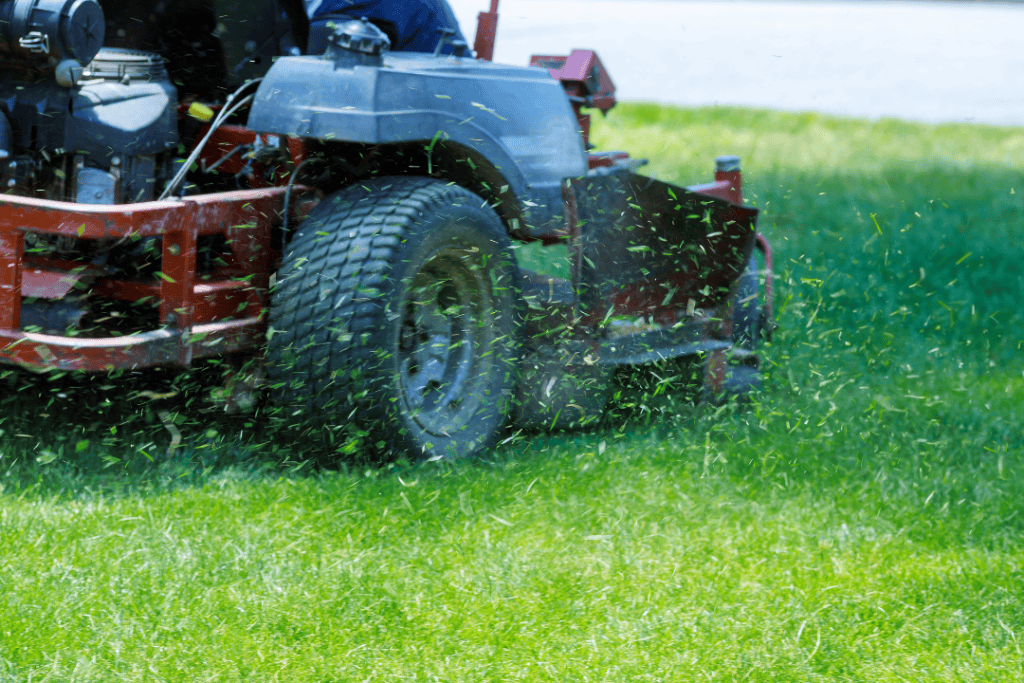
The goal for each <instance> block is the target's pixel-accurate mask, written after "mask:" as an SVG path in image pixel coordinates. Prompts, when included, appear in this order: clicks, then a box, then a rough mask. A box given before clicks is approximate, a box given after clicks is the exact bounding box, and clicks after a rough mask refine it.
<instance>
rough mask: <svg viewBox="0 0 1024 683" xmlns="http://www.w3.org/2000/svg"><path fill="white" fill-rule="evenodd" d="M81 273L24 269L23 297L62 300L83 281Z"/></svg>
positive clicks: (22, 280)
mask: <svg viewBox="0 0 1024 683" xmlns="http://www.w3.org/2000/svg"><path fill="white" fill-rule="evenodd" d="M84 277H85V275H83V274H81V273H61V272H54V271H52V270H42V269H40V268H22V270H21V295H22V296H30V297H34V298H36V299H61V298H63V297H65V296H67V294H68V293H69V292H70V291H71V290H72V289H74V288H75V285H76V284H78V283H79V282H81V281H82V279H83V278H84Z"/></svg>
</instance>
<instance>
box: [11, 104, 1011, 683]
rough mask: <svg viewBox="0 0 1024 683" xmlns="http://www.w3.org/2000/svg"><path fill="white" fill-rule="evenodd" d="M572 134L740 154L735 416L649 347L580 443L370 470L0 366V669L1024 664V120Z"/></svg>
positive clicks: (256, 673) (691, 159)
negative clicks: (757, 271)
mask: <svg viewBox="0 0 1024 683" xmlns="http://www.w3.org/2000/svg"><path fill="white" fill-rule="evenodd" d="M595 137H596V139H597V141H598V142H599V143H600V146H601V147H603V148H623V149H629V150H630V151H632V152H633V153H634V155H636V156H644V157H648V158H650V160H651V163H650V166H649V168H648V170H649V171H650V172H651V173H652V174H654V175H657V176H658V177H661V178H663V179H666V180H670V181H675V182H702V181H704V180H705V179H707V177H708V176H709V175H710V172H711V168H712V163H713V158H714V156H715V155H716V154H722V153H735V154H739V155H740V156H741V157H742V158H743V160H744V171H745V177H746V182H747V194H748V197H749V198H750V200H751V201H753V202H754V203H756V204H757V205H758V206H760V207H761V208H762V209H763V210H764V215H763V218H762V223H761V229H762V231H763V232H765V233H766V234H767V235H768V237H769V238H770V239H771V241H772V243H773V244H774V246H775V249H776V264H775V272H776V277H777V280H776V284H777V292H776V310H777V316H778V323H779V325H780V327H779V330H778V332H777V333H776V335H775V339H774V341H773V342H772V343H771V344H770V345H769V346H768V347H767V348H766V351H765V368H766V388H765V390H764V392H763V393H762V394H761V395H760V396H759V397H758V398H757V399H756V400H754V401H753V402H752V403H751V404H749V405H743V406H725V407H720V408H710V407H701V406H695V405H693V404H692V402H690V401H689V398H690V396H691V393H690V392H688V391H687V390H686V389H685V388H684V387H682V386H681V385H682V381H681V378H682V377H684V376H685V375H686V373H687V368H686V367H685V365H684V364H678V363H670V364H665V365H662V366H659V367H655V368H650V369H648V370H646V371H643V372H637V373H630V374H627V373H622V374H621V375H620V376H619V377H618V378H617V392H616V393H617V399H616V401H615V404H614V406H613V408H612V410H611V411H610V414H609V415H608V416H607V418H606V420H605V421H604V422H603V423H602V424H601V425H600V426H599V427H598V428H595V429H593V430H590V431H586V432H582V433H575V434H554V435H542V436H536V435H515V434H512V435H510V436H509V438H508V440H507V441H506V442H505V443H503V444H502V445H501V446H500V447H499V449H498V450H497V451H496V452H495V453H493V454H492V455H490V456H489V457H487V458H485V459H483V460H479V461H473V462H461V463H454V464H450V463H433V464H428V465H423V466H415V465H410V464H408V463H404V462H398V463H390V464H383V465H381V464H379V463H372V462H366V461H365V460H364V459H362V458H361V457H360V454H359V453H358V452H355V453H347V454H345V455H342V456H340V458H336V457H331V456H330V455H329V454H327V452H328V451H337V452H344V451H345V450H346V444H345V442H344V441H343V440H342V438H341V437H340V436H339V439H338V441H337V442H336V443H334V444H328V445H327V446H322V445H321V446H320V447H316V446H317V445H316V444H310V443H307V442H303V441H299V440H295V439H290V438H286V436H287V434H286V433H284V432H282V430H281V429H279V428H277V427H267V426H265V422H266V420H265V417H270V418H273V419H275V420H280V419H281V416H273V415H270V416H262V415H257V416H250V417H245V418H226V417H223V416H222V415H221V414H220V413H219V412H218V409H217V407H216V406H215V405H214V404H213V403H211V402H210V401H209V399H208V394H209V393H210V392H211V391H212V390H213V388H214V387H215V386H216V381H215V377H216V375H217V374H218V369H217V368H216V367H212V368H210V367H208V368H206V369H205V371H204V372H201V373H193V374H190V375H186V376H175V375H171V374H147V375H140V376H130V375H124V376H121V377H116V378H109V377H99V378H91V379H90V378H82V377H75V376H60V377H29V376H26V375H23V374H20V373H13V374H12V373H8V374H7V375H5V376H4V377H3V379H0V384H2V385H3V386H4V391H5V394H4V397H3V398H2V399H0V405H2V410H3V417H0V453H2V455H0V486H2V489H0V681H4V682H6V681H28V680H32V681H104V682H106V681H113V680H116V681H289V682H291V681H357V682H362V681H472V682H474V683H476V682H479V681H506V680H524V681H557V682H558V683H564V682H565V681H705V680H710V681H737V680H751V681H836V680H839V681H986V682H988V681H1019V680H1022V679H1024V655H1022V647H1024V642H1022V641H1024V541H1022V531H1024V471H1022V468H1024V433H1022V432H1024V429H1022V426H1021V420H1022V418H1024V414H1022V412H1024V411H1022V408H1021V404H1022V403H1024V364H1022V358H1024V350H1022V349H1021V345H1022V344H1024V313H1022V306H1021V302H1022V300H1024V248H1022V246H1021V245H1022V243H1024V224H1022V220H1021V218H1022V215H1024V212H1022V209H1024V207H1022V200H1024V130H1021V129H1012V128H993V127H981V126H962V125H956V126H938V127H935V126H922V125H914V124H908V123H900V122H895V121H881V122H863V121H856V120H844V119H835V118H829V117H824V116H818V115H814V114H783V113H774V112H764V111H754V110H741V109H714V108H707V109H694V110H678V109H670V108H659V107H655V106H647V105H620V107H619V108H618V109H616V110H615V111H614V112H612V114H611V115H610V116H609V117H608V119H606V120H604V121H600V122H597V123H596V125H595ZM210 377H214V379H213V380H211V379H210ZM86 404H88V405H86ZM175 434H177V437H176V436H175ZM169 446H173V448H169ZM349 450H351V449H349Z"/></svg>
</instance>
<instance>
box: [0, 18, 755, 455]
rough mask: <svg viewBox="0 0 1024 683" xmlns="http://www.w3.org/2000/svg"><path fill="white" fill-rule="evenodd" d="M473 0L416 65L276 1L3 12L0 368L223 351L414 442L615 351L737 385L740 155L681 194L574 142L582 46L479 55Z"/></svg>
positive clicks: (571, 386) (418, 450) (747, 306)
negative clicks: (462, 34)
mask: <svg viewBox="0 0 1024 683" xmlns="http://www.w3.org/2000/svg"><path fill="white" fill-rule="evenodd" d="M497 9H498V8H497V0H492V4H491V7H490V8H489V11H485V12H481V14H480V17H479V25H478V31H477V34H476V40H475V43H474V45H473V48H472V49H470V47H469V46H468V45H465V43H464V42H463V41H458V40H454V39H453V37H452V36H451V35H449V34H446V33H444V32H442V33H441V34H440V35H438V38H437V40H438V49H437V50H435V51H434V53H421V52H415V53H414V52H398V51H392V50H390V49H389V46H390V42H391V41H390V40H389V38H388V35H387V34H386V33H385V32H384V31H383V30H382V29H381V28H380V27H379V26H377V25H375V24H374V23H373V21H372V20H370V19H367V18H363V17H350V16H338V17H334V18H330V20H328V21H326V22H324V21H321V22H319V23H318V24H317V25H312V24H309V23H308V20H306V19H305V15H301V16H299V15H297V14H296V13H294V12H291V13H289V12H284V11H282V10H281V8H280V6H279V5H278V0H267V1H266V2H231V1H230V0H228V1H225V2H218V3H216V4H214V3H213V2H212V1H211V0H183V1H181V2H173V1H167V2H156V3H154V2H135V1H134V0H117V1H114V0H112V1H110V2H102V1H101V2H98V1H97V0H0V164H2V165H0V183H2V184H3V188H4V194H3V195H2V197H0V362H4V363H9V364H14V365H18V366H22V367H26V368H31V369H36V370H61V371H84V372H110V371H114V370H130V369H140V368H147V367H156V366H179V367H182V368H186V367H189V366H190V365H192V364H193V363H194V362H197V361H198V360H200V359H204V358H211V357H223V358H226V359H231V362H233V363H238V365H239V367H243V366H244V367H246V368H250V370H249V372H250V373H251V375H252V376H253V377H256V378H259V380H260V381H261V384H262V387H263V388H264V389H265V391H266V393H267V395H268V399H267V400H269V401H271V402H273V403H274V404H275V405H279V406H283V407H285V409H286V410H289V411H293V413H294V415H295V419H296V420H301V421H307V422H309V423H310V424H340V423H351V424H353V425H356V426H357V427H358V428H359V429H361V430H363V431H364V432H365V433H367V434H369V435H370V442H372V443H375V444H378V445H380V446H382V447H383V448H385V449H387V450H389V451H391V452H395V453H399V454H403V455H406V456H409V457H413V458H417V459H419V458H426V459H429V458H447V457H464V456H469V455H473V454H477V453H480V452H481V451H483V450H485V449H487V448H489V447H490V446H492V445H493V444H494V443H495V440H496V439H497V438H498V437H499V435H500V434H501V433H502V431H503V430H505V429H507V428H508V427H509V425H512V426H514V427H521V428H525V429H550V428H571V427H575V426H580V425H584V424H587V423H588V422H591V421H593V420H594V419H596V418H597V417H599V416H600V414H601V411H602V410H603V409H604V406H605V403H606V402H607V400H608V391H609V382H610V378H611V373H612V372H613V371H614V370H615V369H616V368H619V367H624V366H638V365H643V364H647V363H651V362H655V361H660V360H665V359H672V358H679V357H692V358H695V359H697V360H698V362H699V364H700V367H701V368H702V371H701V374H702V378H703V383H704V387H705V388H704V391H705V394H706V395H707V396H709V397H716V396H723V395H727V394H732V393H742V392H745V391H749V390H751V389H753V388H754V387H756V386H757V385H758V382H759V380H758V362H759V361H758V358H759V357H758V346H759V344H760V342H761V341H762V339H763V338H765V337H766V336H767V334H768V333H769V332H770V326H771V322H772V317H773V316H772V311H771V283H772V280H771V266H772V264H771V250H770V248H769V245H768V243H767V241H766V240H765V239H764V238H763V237H762V236H760V235H759V234H758V232H757V229H756V222H757V214H758V212H757V210H756V209H755V208H751V207H748V206H745V205H744V203H743V195H742V177H741V172H740V163H739V159H738V158H736V157H731V156H723V157H719V158H718V159H717V160H716V162H715V164H716V167H715V175H714V180H713V181H712V182H709V183H706V184H701V185H695V186H690V187H679V186H675V185H671V184H668V183H665V182H661V181H659V180H656V179H653V178H649V177H646V176H644V175H642V174H640V173H638V170H639V169H640V167H641V166H642V165H643V160H639V159H634V158H631V157H630V156H629V154H628V153H625V152H620V151H597V150H594V149H593V148H592V146H591V144H590V139H589V133H590V118H589V116H590V114H589V113H588V112H590V111H592V110H598V111H601V112H607V111H608V110H609V109H611V108H612V107H613V106H614V105H615V87H614V84H613V82H612V80H611V78H610V76H609V75H608V72H607V70H606V69H605V67H604V65H603V64H602V62H601V60H600V58H599V57H598V55H597V54H596V53H595V52H593V51H590V50H573V51H572V52H571V53H570V54H569V55H564V56H552V55H539V56H535V57H534V58H533V59H532V60H531V64H530V65H529V66H509V65H503V64H495V63H493V62H492V61H491V56H492V54H493V47H494V39H495V31H496V26H497V18H498V14H497ZM304 22H307V23H304ZM456 43H457V44H456ZM446 46H447V47H446ZM442 48H446V49H442ZM758 254H760V259H759V258H758ZM527 255H529V256H530V258H525V257H526V256H527ZM760 261H763V263H764V265H763V267H760V266H759V263H760ZM520 262H522V264H521V263H520ZM527 262H528V263H529V264H531V268H530V269H528V268H526V267H524V265H523V264H525V263H527ZM533 264H542V265H541V266H534V265H533ZM544 264H547V265H544Z"/></svg>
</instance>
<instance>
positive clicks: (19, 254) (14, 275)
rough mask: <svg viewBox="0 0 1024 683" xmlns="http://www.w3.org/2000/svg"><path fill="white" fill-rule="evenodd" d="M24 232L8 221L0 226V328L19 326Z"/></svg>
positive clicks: (15, 327)
mask: <svg viewBox="0 0 1024 683" xmlns="http://www.w3.org/2000/svg"><path fill="white" fill-rule="evenodd" d="M24 256H25V233H23V232H22V231H21V230H18V229H17V228H16V227H12V226H11V224H10V222H7V223H6V224H5V225H2V226H0V328H7V329H12V330H13V329H17V328H18V327H20V326H21V266H22V259H23V258H24Z"/></svg>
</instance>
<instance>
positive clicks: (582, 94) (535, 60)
mask: <svg viewBox="0 0 1024 683" xmlns="http://www.w3.org/2000/svg"><path fill="white" fill-rule="evenodd" d="M530 66H536V67H541V68H545V69H547V70H548V73H550V74H551V77H552V78H554V79H555V80H557V81H560V82H561V83H562V87H563V88H565V93H566V95H568V96H569V102H570V103H571V104H572V109H573V112H574V113H575V114H576V121H577V123H578V124H579V127H580V134H581V135H582V136H583V144H584V145H587V146H589V145H590V115H589V114H584V113H583V109H584V108H591V109H600V110H601V113H602V114H607V113H608V111H609V110H610V109H611V108H612V107H614V106H615V103H616V99H615V84H614V83H612V79H611V76H609V75H608V71H607V70H606V69H605V68H604V64H602V63H601V59H600V58H599V57H598V56H597V53H596V52H594V51H593V50H573V51H572V52H570V53H569V54H568V55H567V56H565V57H561V56H556V55H533V56H531V57H530Z"/></svg>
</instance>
